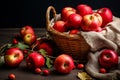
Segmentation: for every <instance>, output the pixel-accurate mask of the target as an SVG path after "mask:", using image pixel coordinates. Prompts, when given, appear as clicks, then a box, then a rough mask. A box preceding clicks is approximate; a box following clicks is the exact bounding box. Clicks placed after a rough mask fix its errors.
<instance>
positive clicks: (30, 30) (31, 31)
mask: <svg viewBox="0 0 120 80" xmlns="http://www.w3.org/2000/svg"><path fill="white" fill-rule="evenodd" d="M28 33H29V34H34V29H33V28H32V27H31V26H24V27H22V28H21V30H20V34H21V36H22V37H23V36H24V35H26V34H28Z"/></svg>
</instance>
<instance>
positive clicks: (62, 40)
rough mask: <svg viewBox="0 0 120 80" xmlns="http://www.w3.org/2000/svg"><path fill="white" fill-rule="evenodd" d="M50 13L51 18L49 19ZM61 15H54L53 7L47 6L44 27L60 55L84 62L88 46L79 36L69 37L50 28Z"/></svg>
mask: <svg viewBox="0 0 120 80" xmlns="http://www.w3.org/2000/svg"><path fill="white" fill-rule="evenodd" d="M51 12H52V16H53V18H52V19H50V18H51ZM60 17H61V15H60V14H56V10H55V8H54V7H53V6H49V7H48V9H47V12H46V26H47V31H48V33H49V35H50V36H51V38H52V39H53V41H55V43H56V45H57V46H58V47H59V49H60V50H61V51H62V53H65V54H69V55H71V56H72V57H73V58H74V59H76V60H80V61H86V56H87V53H88V52H89V50H90V46H89V45H88V44H87V43H86V41H85V39H84V38H83V37H82V36H81V35H77V34H76V35H70V34H68V33H61V32H58V31H56V30H55V29H53V28H52V26H53V24H54V23H55V22H56V21H58V20H60Z"/></svg>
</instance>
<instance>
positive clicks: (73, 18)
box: [67, 13, 82, 29]
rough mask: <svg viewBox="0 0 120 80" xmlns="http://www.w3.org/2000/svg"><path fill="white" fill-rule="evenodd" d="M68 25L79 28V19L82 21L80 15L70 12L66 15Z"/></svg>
mask: <svg viewBox="0 0 120 80" xmlns="http://www.w3.org/2000/svg"><path fill="white" fill-rule="evenodd" d="M67 21H68V22H67V23H68V25H69V26H70V27H72V28H73V29H79V28H80V24H81V21H82V16H80V15H79V14H76V13H74V14H71V15H70V16H69V17H68V20H67Z"/></svg>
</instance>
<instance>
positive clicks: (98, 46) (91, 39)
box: [81, 17, 120, 80]
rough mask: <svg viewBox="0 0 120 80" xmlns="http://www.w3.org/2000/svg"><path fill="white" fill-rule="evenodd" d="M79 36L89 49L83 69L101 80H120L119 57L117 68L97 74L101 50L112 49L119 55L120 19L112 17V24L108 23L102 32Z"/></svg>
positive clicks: (84, 33) (83, 33)
mask: <svg viewBox="0 0 120 80" xmlns="http://www.w3.org/2000/svg"><path fill="white" fill-rule="evenodd" d="M81 34H82V35H83V36H84V38H85V40H86V41H87V43H88V44H89V45H90V47H91V52H90V53H89V54H88V62H87V64H86V68H85V69H86V71H87V72H88V73H89V74H90V75H91V76H92V77H95V78H98V79H101V80H120V57H119V63H118V64H119V65H118V67H117V68H116V69H114V70H110V71H109V72H108V73H105V74H103V73H99V67H100V65H99V62H98V57H99V55H100V54H101V51H102V50H103V49H107V48H109V49H113V50H115V51H117V52H118V54H120V52H119V50H120V19H119V18H117V17H114V18H113V22H111V23H109V24H108V25H107V26H106V29H105V30H104V31H102V32H87V33H86V32H81Z"/></svg>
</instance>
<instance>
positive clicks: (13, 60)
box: [5, 48, 24, 67]
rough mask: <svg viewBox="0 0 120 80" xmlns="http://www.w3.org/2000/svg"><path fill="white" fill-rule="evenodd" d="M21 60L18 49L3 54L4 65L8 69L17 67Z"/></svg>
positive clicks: (11, 49) (21, 55)
mask: <svg viewBox="0 0 120 80" xmlns="http://www.w3.org/2000/svg"><path fill="white" fill-rule="evenodd" d="M23 58H24V56H23V52H22V51H21V50H20V49H19V48H9V49H8V50H7V51H6V52H5V64H6V65H7V66H9V67H16V66H18V65H19V64H20V63H21V62H22V61H23Z"/></svg>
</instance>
